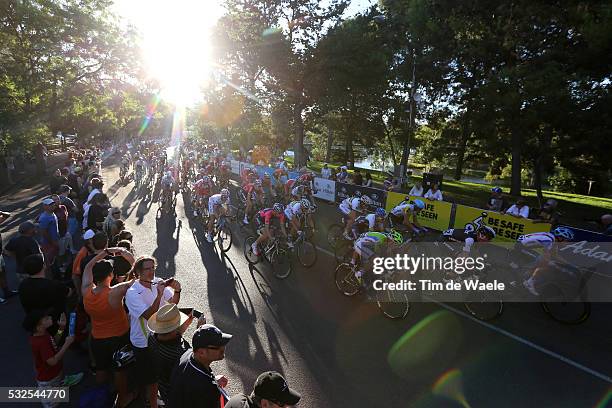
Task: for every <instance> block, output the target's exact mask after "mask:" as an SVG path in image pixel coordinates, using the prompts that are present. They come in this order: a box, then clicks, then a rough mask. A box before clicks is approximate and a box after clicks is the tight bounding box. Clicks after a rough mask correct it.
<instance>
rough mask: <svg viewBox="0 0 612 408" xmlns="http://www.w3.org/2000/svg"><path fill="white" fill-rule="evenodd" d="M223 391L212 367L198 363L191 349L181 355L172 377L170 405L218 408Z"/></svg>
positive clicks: (189, 407)
mask: <svg viewBox="0 0 612 408" xmlns="http://www.w3.org/2000/svg"><path fill="white" fill-rule="evenodd" d="M220 398H221V392H220V391H219V388H218V387H217V384H216V381H215V375H214V374H213V372H212V371H211V369H210V368H206V367H204V366H202V365H201V364H200V363H198V362H197V361H196V360H195V358H194V357H193V350H191V349H189V350H187V351H186V352H185V354H183V355H182V356H181V359H180V361H179V364H178V365H177V366H176V367H175V368H174V370H173V371H172V376H171V378H170V396H169V398H168V401H167V402H168V404H167V405H168V406H169V407H181V408H204V407H206V408H217V407H221V404H220Z"/></svg>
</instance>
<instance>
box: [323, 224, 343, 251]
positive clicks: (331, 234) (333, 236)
mask: <svg viewBox="0 0 612 408" xmlns="http://www.w3.org/2000/svg"><path fill="white" fill-rule="evenodd" d="M343 233H344V226H342V225H340V224H332V225H331V226H330V227H329V231H328V232H327V242H328V243H329V246H330V247H332V248H336V245H337V244H338V242H339V241H344V240H345V239H344V237H343V236H342V234H343Z"/></svg>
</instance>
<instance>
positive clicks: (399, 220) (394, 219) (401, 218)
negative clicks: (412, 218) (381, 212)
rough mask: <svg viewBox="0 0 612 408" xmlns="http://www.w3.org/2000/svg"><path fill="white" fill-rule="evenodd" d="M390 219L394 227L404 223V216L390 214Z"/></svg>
mask: <svg viewBox="0 0 612 408" xmlns="http://www.w3.org/2000/svg"><path fill="white" fill-rule="evenodd" d="M389 219H390V220H391V222H393V224H394V225H401V224H402V223H403V222H404V215H403V214H402V215H395V214H393V213H389Z"/></svg>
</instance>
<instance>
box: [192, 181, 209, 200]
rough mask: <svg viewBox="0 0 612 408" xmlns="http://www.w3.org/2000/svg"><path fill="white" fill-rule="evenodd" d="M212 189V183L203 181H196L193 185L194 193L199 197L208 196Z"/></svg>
mask: <svg viewBox="0 0 612 408" xmlns="http://www.w3.org/2000/svg"><path fill="white" fill-rule="evenodd" d="M212 188H213V183H212V181H204V179H200V180H198V181H197V182H196V183H195V184H194V185H193V190H194V192H195V193H196V195H200V196H208V195H210V193H211V190H212Z"/></svg>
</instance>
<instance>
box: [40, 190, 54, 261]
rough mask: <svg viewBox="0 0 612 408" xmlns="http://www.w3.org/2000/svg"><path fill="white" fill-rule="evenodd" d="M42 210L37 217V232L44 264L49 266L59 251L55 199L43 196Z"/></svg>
mask: <svg viewBox="0 0 612 408" xmlns="http://www.w3.org/2000/svg"><path fill="white" fill-rule="evenodd" d="M42 205H43V212H42V214H40V216H39V217H38V232H39V233H40V236H41V238H40V247H41V249H42V253H43V254H44V256H45V264H46V265H47V266H48V267H50V266H51V265H53V263H54V262H55V257H56V256H57V254H58V251H59V230H58V225H57V217H56V216H55V207H56V204H55V201H53V199H51V198H45V199H44V200H43V201H42Z"/></svg>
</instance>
